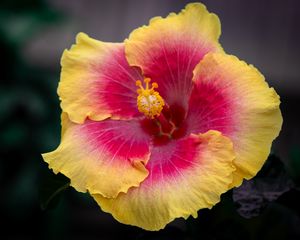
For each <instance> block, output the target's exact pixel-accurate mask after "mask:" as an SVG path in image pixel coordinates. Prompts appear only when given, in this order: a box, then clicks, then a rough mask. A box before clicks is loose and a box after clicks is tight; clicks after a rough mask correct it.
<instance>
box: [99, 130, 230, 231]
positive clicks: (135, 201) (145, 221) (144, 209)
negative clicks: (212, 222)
mask: <svg viewBox="0 0 300 240" xmlns="http://www.w3.org/2000/svg"><path fill="white" fill-rule="evenodd" d="M233 159H234V152H233V149H232V143H231V141H230V140H229V139H228V138H226V137H224V136H222V135H221V133H220V132H217V131H209V132H207V133H205V134H199V135H191V136H189V137H187V138H184V139H181V140H179V141H173V142H172V143H170V144H168V145H164V146H157V147H154V148H153V150H152V153H151V158H150V160H149V162H148V164H147V169H148V170H149V176H148V177H147V178H146V180H145V181H144V182H142V183H141V185H140V186H139V187H138V188H130V189H129V191H128V192H127V193H126V194H122V193H121V194H119V195H118V197H117V198H115V199H108V198H105V197H103V196H101V195H99V194H98V195H93V197H94V198H95V200H96V201H97V202H98V204H99V205H100V206H101V208H102V209H103V210H104V211H105V212H109V213H111V214H112V215H113V216H114V217H115V218H116V219H117V220H118V221H120V222H122V223H126V224H130V225H135V226H139V227H141V228H144V229H147V230H159V229H161V228H163V227H164V226H165V225H166V224H167V223H169V222H170V221H172V220H173V219H175V218H178V217H184V218H188V217H189V216H190V215H193V216H197V211H198V210H199V209H201V208H211V207H212V206H213V205H214V204H216V203H217V202H219V201H220V195H221V194H222V193H224V192H225V191H227V190H228V187H229V185H230V184H231V182H232V172H233V171H234V167H233V165H232V161H233Z"/></svg>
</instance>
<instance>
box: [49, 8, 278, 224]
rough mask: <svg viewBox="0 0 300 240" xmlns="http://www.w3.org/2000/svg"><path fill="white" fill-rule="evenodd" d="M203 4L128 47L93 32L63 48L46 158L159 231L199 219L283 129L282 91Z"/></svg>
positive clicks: (113, 207)
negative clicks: (55, 128)
mask: <svg viewBox="0 0 300 240" xmlns="http://www.w3.org/2000/svg"><path fill="white" fill-rule="evenodd" d="M220 33H221V30H220V22H219V19H218V17H217V16H216V15H214V14H212V13H209V12H208V11H207V10H206V7H205V6H204V5H202V4H200V3H192V4H188V5H187V6H186V7H185V9H184V10H182V11H181V12H180V13H179V14H174V13H171V14H170V15H169V16H168V17H166V18H161V17H155V18H153V19H151V20H150V23H149V25H148V26H143V27H141V28H138V29H136V30H134V31H133V32H132V33H131V34H130V36H129V38H128V39H126V40H125V41H124V42H123V43H107V42H101V41H97V40H94V39H92V38H90V37H88V36H87V35H86V34H84V33H79V34H78V35H77V39H76V44H75V45H73V46H72V47H71V49H70V50H65V52H64V53H63V56H62V60H61V65H62V71H61V79H60V82H59V86H58V95H59V97H60V100H61V108H62V112H63V113H62V134H61V135H62V137H61V143H60V145H59V146H58V148H57V149H56V150H55V151H53V152H50V153H46V154H43V158H44V160H45V161H46V162H47V163H48V164H49V167H50V168H51V169H53V171H54V172H55V173H58V172H60V173H63V174H64V175H66V176H67V177H68V178H70V180H71V185H72V186H73V187H74V188H75V189H76V190H77V191H80V192H89V193H90V194H91V196H92V197H93V198H94V199H95V200H96V202H97V203H98V204H99V206H100V207H101V209H102V210H103V211H105V212H109V213H111V214H112V215H113V216H114V217H115V218H116V219H117V220H118V221H120V222H122V223H125V224H130V225H135V226H139V227H141V228H144V229H147V230H158V229H161V228H164V227H165V225H166V224H167V223H169V222H171V221H172V220H173V219H175V218H178V217H183V218H188V217H189V216H190V215H192V216H194V217H196V216H197V211H198V210H199V209H202V208H211V207H212V206H214V205H215V204H216V203H217V202H219V201H220V195H221V194H222V193H224V192H226V191H228V190H229V189H230V188H232V187H236V186H239V185H240V184H241V183H242V181H243V179H244V178H245V179H250V178H252V177H253V176H255V174H256V173H257V172H258V171H259V170H260V168H261V167H262V165H263V163H264V161H265V160H266V159H267V156H268V154H269V152H270V148H271V144H272V141H273V140H274V139H275V138H276V136H277V135H278V133H279V131H280V128H281V124H282V117H281V113H280V109H279V104H280V100H279V96H278V95H277V94H276V92H275V91H274V89H273V88H269V86H268V84H267V83H266V82H265V80H264V77H263V75H262V74H261V73H260V72H259V71H258V70H257V69H256V68H255V67H253V66H252V65H247V64H246V63H245V62H243V61H241V60H239V59H238V58H236V57H234V56H231V55H227V54H225V52H224V50H223V49H222V48H221V46H220V44H219V42H218V38H219V36H220Z"/></svg>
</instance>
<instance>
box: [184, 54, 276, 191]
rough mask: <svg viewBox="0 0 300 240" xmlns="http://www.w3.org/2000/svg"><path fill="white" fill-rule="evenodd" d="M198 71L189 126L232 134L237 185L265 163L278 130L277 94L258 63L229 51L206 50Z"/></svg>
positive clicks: (235, 182)
mask: <svg viewBox="0 0 300 240" xmlns="http://www.w3.org/2000/svg"><path fill="white" fill-rule="evenodd" d="M194 75H195V76H194V81H195V86H194V89H193V92H192V95H191V99H190V109H189V114H188V118H187V122H188V125H189V128H190V129H189V131H191V132H195V131H196V132H206V131H207V130H208V129H212V130H218V131H220V132H222V133H223V134H224V135H225V136H227V137H229V138H230V139H231V141H232V142H233V146H234V150H235V152H236V160H235V161H234V163H235V165H236V168H237V171H236V172H235V173H234V181H233V184H232V186H233V187H234V186H239V185H240V184H241V182H242V180H243V178H246V179H250V178H252V177H253V176H254V175H256V173H257V172H258V171H259V170H260V169H261V167H262V165H263V164H264V162H265V160H266V159H267V157H268V155H269V153H270V149H271V145H272V142H273V140H274V139H275V138H276V137H277V136H278V134H279V131H280V129H281V125H282V116H281V112H280V109H279V104H280V100H279V96H278V95H277V94H276V92H275V90H274V89H273V88H270V87H269V86H268V84H267V83H266V82H265V79H264V76H263V75H262V74H261V73H260V72H259V71H258V70H257V69H256V68H255V67H253V66H252V65H247V64H246V63H245V62H243V61H240V60H239V59H238V58H236V57H234V56H231V55H226V54H220V53H218V54H217V53H210V54H208V55H206V56H205V58H204V59H203V60H202V61H201V62H200V63H199V65H197V67H196V69H195V71H194Z"/></svg>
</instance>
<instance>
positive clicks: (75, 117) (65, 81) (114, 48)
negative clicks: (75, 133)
mask: <svg viewBox="0 0 300 240" xmlns="http://www.w3.org/2000/svg"><path fill="white" fill-rule="evenodd" d="M61 66H62V69H61V78H60V82H59V86H58V95H59V97H60V100H61V108H62V110H63V111H64V112H66V113H68V115H69V118H70V119H71V120H72V121H73V122H75V123H83V122H84V120H85V119H86V118H87V117H88V118H89V119H92V120H95V121H99V120H103V119H106V118H108V117H112V118H115V119H130V118H132V117H133V116H135V115H137V114H139V112H138V111H137V109H136V86H135V82H136V80H137V79H141V74H140V72H139V71H137V69H134V68H131V67H129V65H128V63H127V60H126V58H125V52H124V43H107V42H101V41H98V40H95V39H92V38H90V37H89V36H88V35H86V34H84V33H79V34H78V35H77V37H76V44H74V45H73V46H72V47H71V49H70V50H65V51H64V53H63V56H62V59H61Z"/></svg>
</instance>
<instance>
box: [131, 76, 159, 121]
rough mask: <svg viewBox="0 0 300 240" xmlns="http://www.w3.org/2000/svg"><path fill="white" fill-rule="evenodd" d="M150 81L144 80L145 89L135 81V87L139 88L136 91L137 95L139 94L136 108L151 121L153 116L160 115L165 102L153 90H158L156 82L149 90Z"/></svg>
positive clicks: (140, 83)
mask: <svg viewBox="0 0 300 240" xmlns="http://www.w3.org/2000/svg"><path fill="white" fill-rule="evenodd" d="M150 81H151V80H150V78H145V79H144V83H145V84H146V87H145V88H144V87H143V85H142V82H141V81H140V80H138V81H136V86H138V87H139V89H138V90H137V93H138V94H139V95H138V97H137V107H138V110H139V111H140V112H141V113H144V114H145V116H147V117H149V118H152V119H153V118H154V117H155V116H159V115H160V113H161V111H162V109H163V107H164V105H165V102H164V100H163V98H162V97H161V96H160V95H159V93H158V92H157V91H155V90H154V89H155V88H158V84H157V83H156V82H153V83H152V84H151V88H149V83H150Z"/></svg>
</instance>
